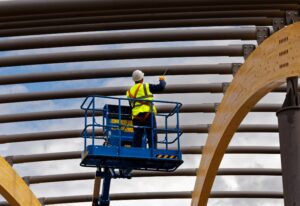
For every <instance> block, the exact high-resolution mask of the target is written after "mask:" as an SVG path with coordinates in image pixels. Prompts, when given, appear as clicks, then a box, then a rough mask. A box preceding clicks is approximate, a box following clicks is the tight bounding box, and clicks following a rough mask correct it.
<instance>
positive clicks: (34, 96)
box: [0, 83, 285, 103]
mask: <svg viewBox="0 0 300 206" xmlns="http://www.w3.org/2000/svg"><path fill="white" fill-rule="evenodd" d="M228 84H229V83H211V84H178V85H167V86H166V89H165V90H164V92H162V93H163V94H170V93H177V94H178V93H223V92H225V91H226V89H227V87H228ZM127 88H129V86H128V87H126V86H124V87H103V88H91V89H73V90H61V91H47V92H31V93H16V94H3V95H0V103H13V102H27V101H40V100H50V99H52V100H53V99H68V98H85V97H86V96H89V95H104V96H108V95H109V96H115V95H124V94H125V92H126V90H127ZM273 92H285V87H283V86H282V87H278V88H277V89H274V90H273Z"/></svg>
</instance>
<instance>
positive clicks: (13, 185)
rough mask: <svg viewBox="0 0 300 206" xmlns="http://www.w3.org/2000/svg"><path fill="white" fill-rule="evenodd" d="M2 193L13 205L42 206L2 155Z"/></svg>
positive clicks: (0, 189)
mask: <svg viewBox="0 0 300 206" xmlns="http://www.w3.org/2000/svg"><path fill="white" fill-rule="evenodd" d="M0 170H1V172H0V194H1V195H2V196H3V197H4V198H5V199H6V200H7V202H8V203H9V204H10V205H11V206H41V203H40V202H39V201H38V199H37V198H36V197H35V195H34V194H33V193H32V191H31V190H30V189H29V187H28V186H27V184H26V183H25V182H24V180H23V179H22V178H21V177H20V176H19V175H18V174H17V172H16V171H15V170H14V169H13V168H12V167H11V166H10V165H9V164H8V163H7V162H6V161H5V159H3V158H2V157H0Z"/></svg>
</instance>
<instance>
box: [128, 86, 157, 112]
mask: <svg viewBox="0 0 300 206" xmlns="http://www.w3.org/2000/svg"><path fill="white" fill-rule="evenodd" d="M126 96H127V97H129V98H133V99H135V98H136V99H139V100H136V101H130V105H131V107H132V117H133V118H134V117H135V116H137V115H138V114H139V113H142V112H153V113H155V114H156V107H155V106H154V104H153V103H152V104H151V103H150V102H148V101H142V100H151V101H152V100H153V94H152V93H151V91H150V89H149V84H148V83H146V84H142V83H137V84H135V85H133V86H132V87H131V88H130V89H129V90H128V91H127V92H126ZM151 106H152V108H151Z"/></svg>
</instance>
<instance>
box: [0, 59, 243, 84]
mask: <svg viewBox="0 0 300 206" xmlns="http://www.w3.org/2000/svg"><path fill="white" fill-rule="evenodd" d="M238 65H239V64H238V63H232V64H230V63H229V64H227V63H221V64H208V65H175V66H143V67H121V68H104V69H84V70H74V71H68V72H66V71H59V72H39V73H30V74H15V75H1V76H0V85H7V84H20V83H36V82H49V81H63V80H78V79H93V78H113V77H130V76H131V75H132V72H133V71H134V70H136V69H141V70H142V71H143V72H144V73H145V74H146V75H147V76H152V75H161V74H163V73H164V72H165V71H166V68H168V75H186V74H232V73H233V72H234V67H235V66H238Z"/></svg>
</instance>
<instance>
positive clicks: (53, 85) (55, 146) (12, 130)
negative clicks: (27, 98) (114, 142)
mask: <svg viewBox="0 0 300 206" xmlns="http://www.w3.org/2000/svg"><path fill="white" fill-rule="evenodd" d="M191 29H195V28H191ZM116 32H117V31H116ZM243 43H253V44H256V43H255V42H253V41H247V42H246V41H239V40H236V41H228V40H225V41H209V42H208V41H189V42H165V43H143V44H116V45H101V46H98V45H97V46H84V47H68V48H63V49H60V48H53V49H34V50H25V51H9V52H1V53H0V55H1V57H6V56H16V55H24V54H28V53H29V52H30V53H31V54H35V53H36V54H39V53H53V52H61V51H66V52H67V51H87V50H107V49H111V50H115V49H120V48H150V47H178V46H191V47H192V46H204V45H230V44H243ZM243 61H244V60H243V58H239V57H197V58H161V59H133V60H118V61H94V62H79V63H66V64H49V65H35V66H19V67H9V68H1V69H0V74H1V75H11V74H29V73H36V72H50V71H66V72H67V71H70V70H84V69H103V68H109V67H130V66H132V67H136V66H155V65H165V66H168V65H194V64H196V65H197V64H199V65H202V64H216V63H227V62H230V63H231V62H234V63H242V62H243ZM231 79H232V76H231V75H222V76H221V75H201V76H199V75H182V76H168V75H167V84H168V85H172V84H199V83H216V82H230V81H231ZM145 81H147V82H150V83H156V82H158V77H157V76H154V77H146V78H145ZM131 84H132V82H131V79H130V78H111V79H92V80H76V81H62V82H47V83H33V84H18V85H7V86H0V94H7V93H30V92H37V91H59V90H64V89H78V88H99V87H111V86H116V87H117V86H126V87H128V86H130V85H131ZM283 97H284V94H278V93H276V94H269V95H267V96H266V97H265V98H263V99H262V100H261V102H264V103H281V102H282V101H283ZM156 99H160V100H173V101H179V102H182V103H183V104H190V103H193V104H198V103H199V104H200V103H215V102H220V101H221V99H222V94H210V93H201V94H172V95H171V94H168V95H167V94H161V95H156ZM82 101H83V99H82V98H80V99H68V100H47V101H36V102H23V103H13V104H2V105H0V109H1V110H0V114H15V113H23V112H37V111H50V110H62V109H78V108H79V107H80V104H81V102H82ZM213 117H214V114H210V113H196V114H182V115H181V117H180V121H181V123H182V124H184V125H190V124H210V123H211V122H212V120H213ZM243 124H277V119H276V116H275V114H274V113H251V114H249V115H247V117H246V118H245V120H244V121H243ZM82 128H83V119H82V118H76V119H59V120H47V121H46V120H45V121H32V122H21V123H6V124H1V125H0V129H1V131H2V135H5V134H16V133H18V134H19V133H27V132H44V131H61V130H74V129H82ZM206 137H207V134H183V136H182V146H198V145H199V146H200V145H203V144H204V143H205V140H206ZM230 145H241V146H278V145H279V141H278V134H277V133H238V134H236V135H235V136H234V138H233V140H232V142H231V143H230ZM82 148H83V141H82V139H80V138H76V139H65V140H49V141H36V142H24V143H13V144H3V145H1V147H0V153H1V155H2V156H7V155H19V154H39V153H51V152H64V151H80V150H82ZM183 159H184V161H185V163H184V164H183V165H182V166H181V168H196V167H198V165H199V161H200V156H199V155H185V156H183ZM79 162H80V160H79V159H76V160H64V161H48V162H37V163H26V164H16V165H14V168H15V169H16V170H17V171H18V172H19V174H20V175H21V176H28V175H31V176H34V175H48V174H64V173H74V172H81V171H89V172H93V171H95V169H92V168H83V167H80V166H79ZM221 168H280V157H279V155H254V154H251V155H238V154H231V155H225V157H224V159H223V161H222V163H221ZM194 181H195V177H168V178H166V177H164V178H160V177H151V178H149V177H148V178H133V179H131V180H113V181H112V187H111V193H125V192H157V191H162V192H165V191H192V190H193V187H194ZM281 184H282V183H281V177H271V176H270V177H265V176H255V177H252V176H239V177H237V176H218V177H217V178H216V181H215V183H214V186H213V191H282V186H281ZM31 189H32V190H33V191H34V193H35V194H36V195H37V196H38V197H52V196H54V197H55V196H68V195H86V194H92V191H93V181H92V180H91V181H70V182H57V183H48V184H35V185H31ZM68 205H70V206H79V205H81V206H85V205H90V203H78V204H68ZM125 205H126V206H127V205H133V206H135V205H143V206H154V205H155V206H163V205H172V206H185V205H186V206H187V205H190V200H185V199H183V200H138V201H112V202H111V206H125ZM208 205H209V206H217V205H218V206H219V205H226V206H233V205H241V206H248V205H249V206H250V205H251V206H256V205H257V206H258V205H259V206H269V205H270V206H271V205H272V206H277V205H278V206H279V205H283V201H282V200H271V199H211V200H210V201H209V204H208Z"/></svg>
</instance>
